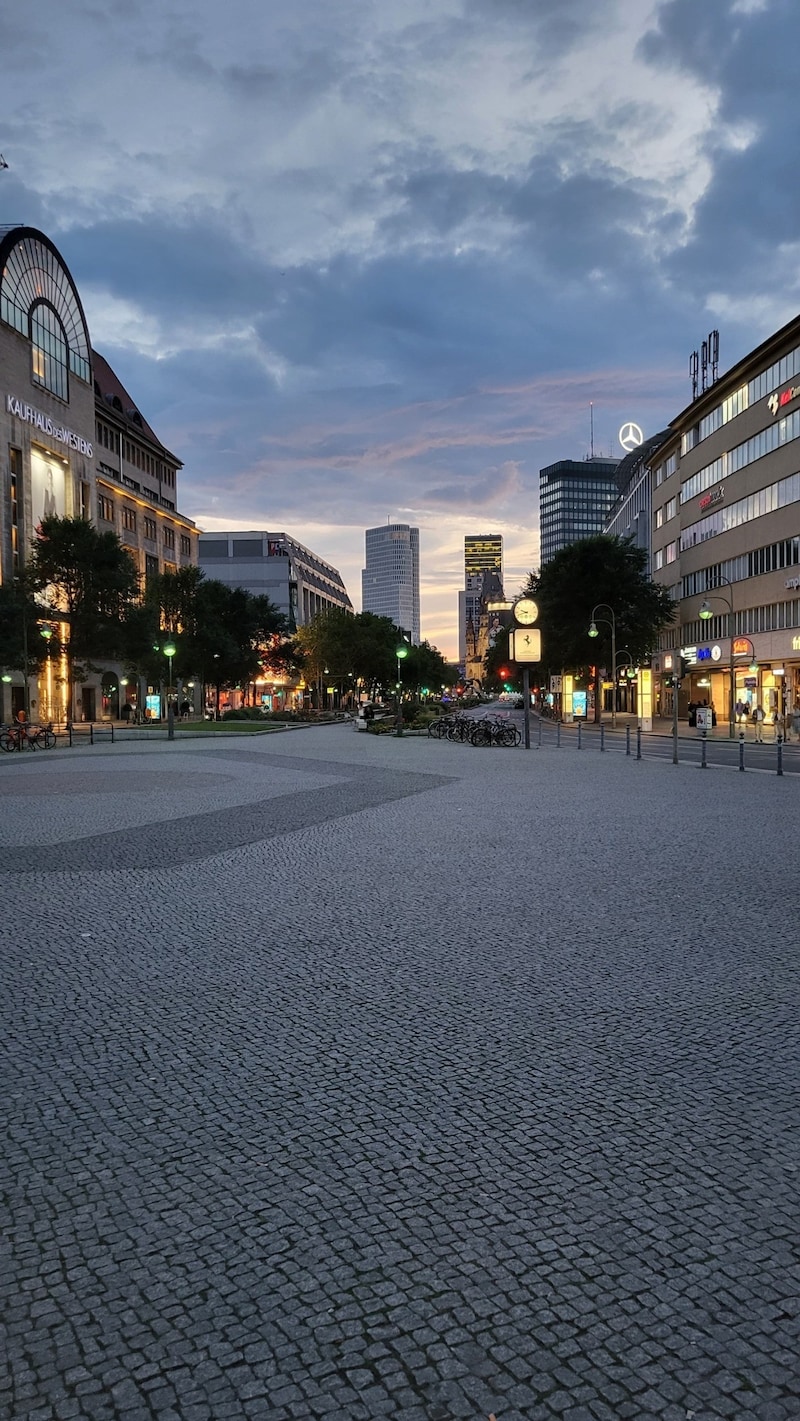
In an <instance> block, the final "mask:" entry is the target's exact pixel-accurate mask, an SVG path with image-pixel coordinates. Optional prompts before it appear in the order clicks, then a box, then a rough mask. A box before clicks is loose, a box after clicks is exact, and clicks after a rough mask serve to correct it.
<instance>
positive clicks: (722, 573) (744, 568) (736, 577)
mask: <svg viewBox="0 0 800 1421" xmlns="http://www.w3.org/2000/svg"><path fill="white" fill-rule="evenodd" d="M798 565H800V538H783V539H781V541H780V542H779V543H766V544H765V545H764V546H763V547H761V548H753V549H751V551H750V552H747V553H741V554H740V556H739V557H736V558H727V559H726V560H725V561H724V562H719V563H714V564H712V565H711V566H710V567H703V568H700V569H699V571H698V572H692V573H687V575H686V577H684V578H683V580H682V583H681V596H682V597H697V596H699V595H700V594H701V593H705V592H710V591H713V590H714V588H715V587H718V586H719V584H720V581H721V580H722V579H723V578H724V579H725V580H727V581H728V582H730V583H734V582H744V581H745V579H746V578H748V577H763V576H764V574H765V573H767V572H780V571H782V570H783V569H784V568H787V567H797V566H798Z"/></svg>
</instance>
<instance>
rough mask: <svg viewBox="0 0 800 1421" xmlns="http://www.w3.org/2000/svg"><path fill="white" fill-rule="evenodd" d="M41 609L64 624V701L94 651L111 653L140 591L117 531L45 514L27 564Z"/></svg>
mask: <svg viewBox="0 0 800 1421" xmlns="http://www.w3.org/2000/svg"><path fill="white" fill-rule="evenodd" d="M25 574H26V579H27V582H28V585H29V586H30V587H31V588H32V589H33V590H34V591H36V592H38V594H39V598H40V599H41V601H42V602H43V603H44V607H45V615H49V616H51V617H52V618H53V619H54V620H57V621H58V622H59V623H62V624H66V626H67V628H68V635H67V639H66V641H65V642H64V645H63V648H60V649H62V650H63V653H64V657H65V660H66V666H67V678H66V679H67V687H68V701H67V704H68V706H71V704H72V687H73V683H74V680H75V678H76V676H81V677H82V676H84V675H85V669H86V668H87V667H89V666H90V665H91V658H92V657H99V658H103V657H111V656H115V655H116V654H117V652H118V649H119V635H120V632H119V629H120V625H121V623H122V621H123V619H124V615H125V612H126V610H127V609H128V608H129V607H130V605H131V604H132V602H133V601H134V600H135V598H136V596H137V594H138V588H139V579H138V573H137V571H136V566H135V564H134V562H133V559H132V558H131V556H130V554H129V553H128V551H127V549H126V548H124V547H123V546H122V543H121V542H120V540H119V538H118V537H117V536H116V534H115V533H111V532H108V533H100V532H98V530H97V529H96V528H95V527H94V526H93V524H91V523H89V522H87V521H86V519H84V518H60V517H58V516H57V515H55V514H54V515H52V516H51V517H48V518H43V519H42V521H41V523H40V524H39V527H38V529H37V530H36V541H35V542H34V544H33V548H32V550H31V554H30V557H29V558H28V563H27V567H26V569H25Z"/></svg>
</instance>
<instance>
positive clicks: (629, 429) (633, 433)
mask: <svg viewBox="0 0 800 1421" xmlns="http://www.w3.org/2000/svg"><path fill="white" fill-rule="evenodd" d="M619 442H620V444H621V445H622V447H623V449H624V450H625V452H626V454H630V452H631V449H638V448H639V445H640V444H644V435H643V434H642V431H641V429H640V428H639V426H638V424H632V423H631V422H630V421H628V423H627V424H623V426H622V428H621V430H620V432H619Z"/></svg>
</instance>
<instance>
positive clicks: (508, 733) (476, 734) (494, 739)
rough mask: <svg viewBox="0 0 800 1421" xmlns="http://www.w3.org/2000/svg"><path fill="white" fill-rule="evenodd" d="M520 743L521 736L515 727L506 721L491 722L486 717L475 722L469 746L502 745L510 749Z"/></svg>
mask: <svg viewBox="0 0 800 1421" xmlns="http://www.w3.org/2000/svg"><path fill="white" fill-rule="evenodd" d="M521 742H522V735H521V733H520V731H519V730H518V729H517V727H516V726H515V725H512V724H511V723H510V721H507V720H492V719H490V718H489V717H488V716H486V717H484V719H483V720H479V721H476V722H475V726H474V728H473V731H472V734H471V735H470V745H475V746H479V745H502V746H505V747H509V748H510V747H511V746H512V745H519V744H521Z"/></svg>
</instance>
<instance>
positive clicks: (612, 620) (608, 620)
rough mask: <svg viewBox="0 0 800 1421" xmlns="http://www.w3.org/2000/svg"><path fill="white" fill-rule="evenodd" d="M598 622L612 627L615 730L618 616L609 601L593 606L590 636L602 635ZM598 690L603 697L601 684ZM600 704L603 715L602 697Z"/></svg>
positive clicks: (613, 717) (614, 721) (614, 722)
mask: <svg viewBox="0 0 800 1421" xmlns="http://www.w3.org/2000/svg"><path fill="white" fill-rule="evenodd" d="M598 612H608V616H607V617H598V615H597V613H598ZM598 622H605V624H606V626H607V627H610V628H611V669H612V678H611V682H612V689H611V728H612V730H613V729H616V725H617V618H616V615H615V613H614V609H613V607H609V605H608V603H607V602H598V603H597V605H596V606H595V607H593V608H592V620H591V622H590V624H589V636H592V637H595V636H599V635H600V633H599V632H598V630H597V623H598ZM597 680H598V682H599V680H600V667H599V666H598V667H597ZM598 692H599V693H600V695H601V697H602V691H601V690H600V686H599V685H598V687H597V691H596V692H595V694H597V693H598ZM599 705H600V713H601V716H602V706H603V702H602V699H601V700H600V702H599Z"/></svg>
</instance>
